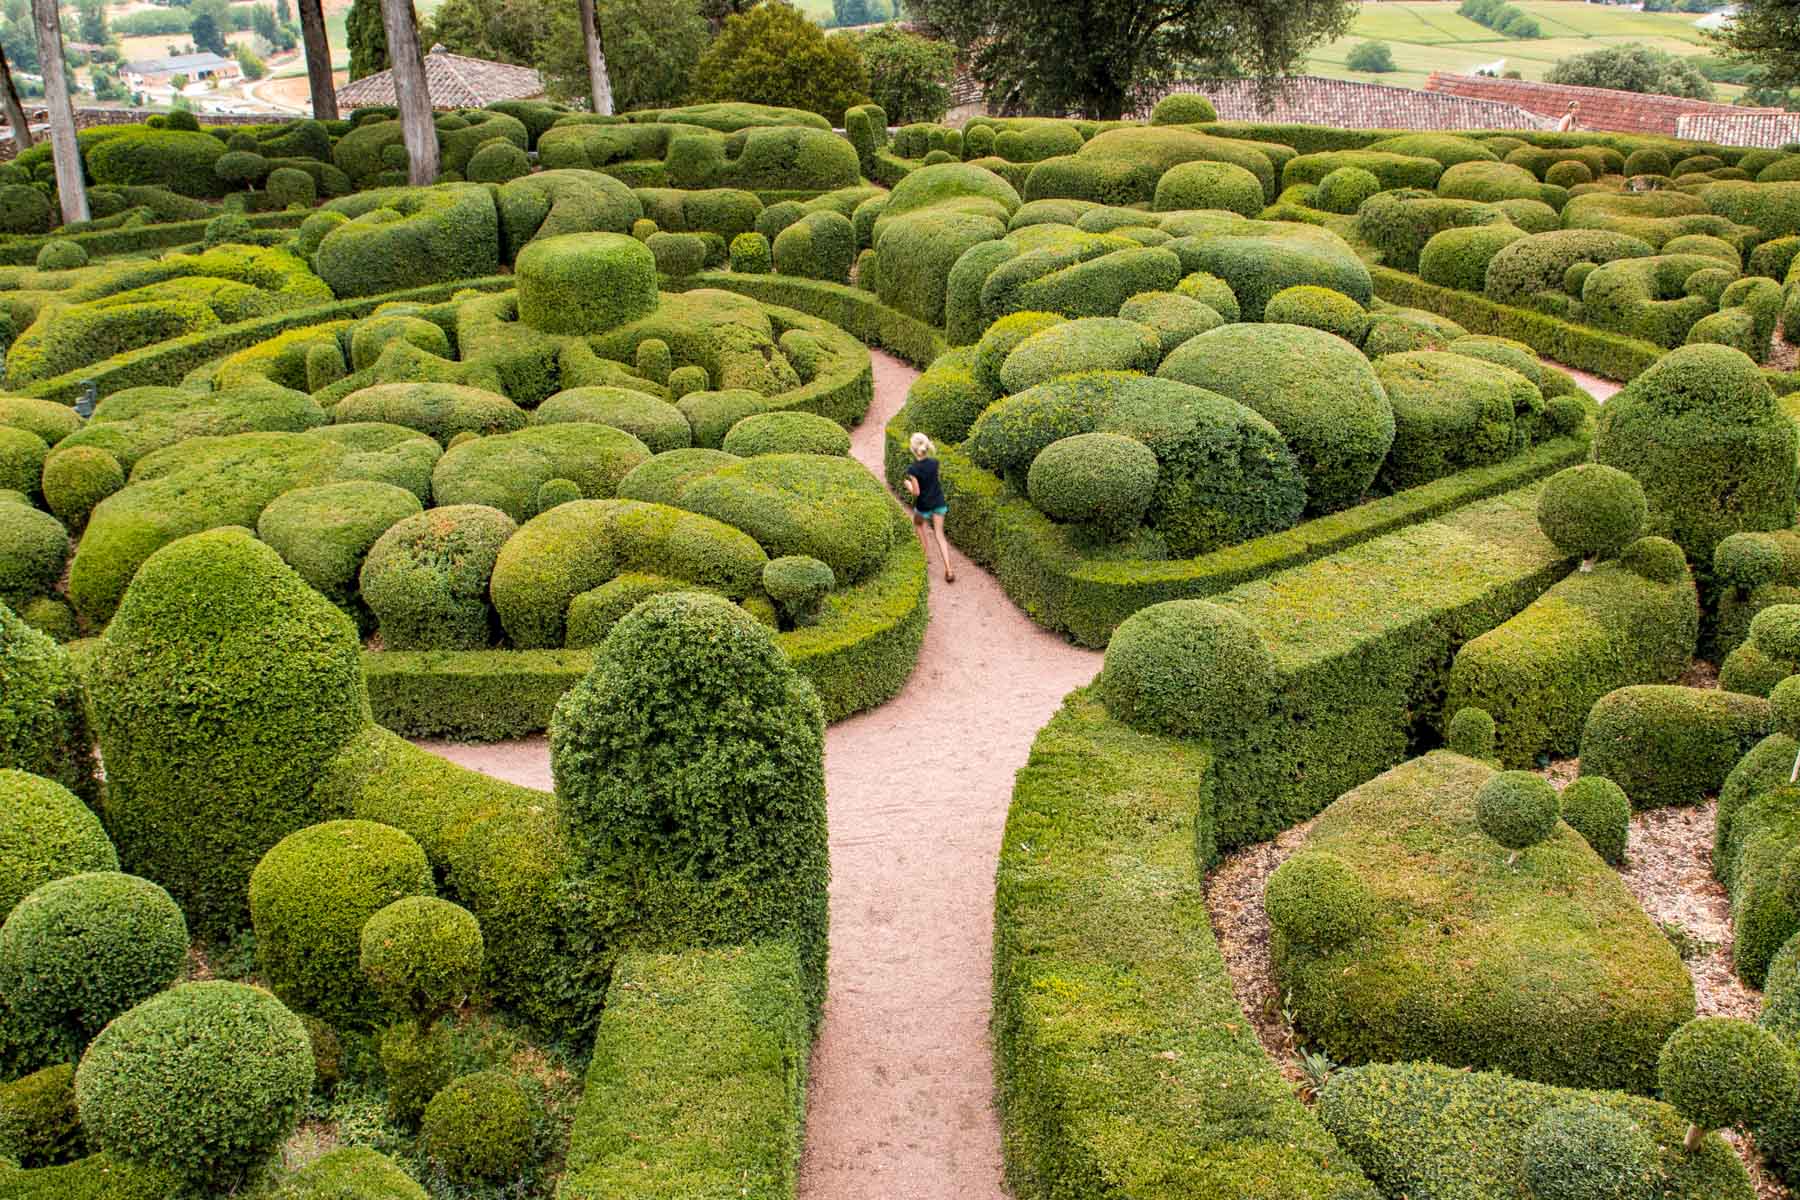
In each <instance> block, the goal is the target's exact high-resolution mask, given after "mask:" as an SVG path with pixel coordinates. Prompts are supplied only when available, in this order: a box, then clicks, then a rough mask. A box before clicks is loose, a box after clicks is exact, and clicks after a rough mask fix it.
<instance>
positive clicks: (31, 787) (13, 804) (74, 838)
mask: <svg viewBox="0 0 1800 1200" xmlns="http://www.w3.org/2000/svg"><path fill="white" fill-rule="evenodd" d="M40 636H41V635H40ZM59 653H60V651H59ZM0 788H3V789H4V794H5V798H6V809H5V811H6V814H7V817H6V822H5V824H4V825H3V826H0V911H3V912H7V913H10V912H12V911H13V909H14V908H15V907H16V906H17V905H18V904H19V902H20V901H22V900H23V899H24V898H25V897H26V896H27V895H28V894H30V893H31V892H33V891H35V890H36V889H37V888H38V887H40V886H42V885H43V884H46V883H49V882H51V881H53V880H57V879H62V878H64V877H67V876H71V875H77V874H80V873H82V872H94V871H116V870H118V866H119V860H118V856H117V855H116V854H115V853H114V852H113V848H112V843H110V842H109V841H107V838H106V833H105V831H104V830H102V829H101V828H100V822H99V820H98V819H97V818H96V817H95V816H94V814H93V813H92V812H91V811H89V809H88V807H87V806H86V805H84V804H83V803H82V802H81V801H80V800H79V799H77V798H76V797H75V796H74V795H72V794H71V793H70V792H69V791H68V790H67V789H65V788H63V787H62V786H60V785H59V784H57V783H55V782H54V781H52V780H49V779H45V778H42V777H41V776H37V775H31V774H28V773H26V772H24V771H19V770H12V769H3V770H0Z"/></svg>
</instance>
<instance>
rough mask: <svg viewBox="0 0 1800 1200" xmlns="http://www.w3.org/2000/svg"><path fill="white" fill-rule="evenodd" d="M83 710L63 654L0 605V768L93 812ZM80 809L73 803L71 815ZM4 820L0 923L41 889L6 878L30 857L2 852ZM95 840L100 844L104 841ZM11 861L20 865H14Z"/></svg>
mask: <svg viewBox="0 0 1800 1200" xmlns="http://www.w3.org/2000/svg"><path fill="white" fill-rule="evenodd" d="M86 710H87V704H86V703H85V701H84V698H83V696H82V694H81V685H80V683H79V682H78V681H77V679H76V676H75V669H74V666H73V665H72V664H71V663H70V661H69V652H68V651H67V650H64V649H63V648H62V647H61V646H59V645H57V644H56V642H55V641H54V640H52V639H51V638H49V637H47V636H45V635H44V634H42V633H40V632H39V631H38V630H37V629H35V628H33V627H32V626H31V625H29V624H27V623H26V622H25V621H23V620H22V619H20V618H19V617H17V616H15V615H14V614H13V611H12V610H11V609H10V608H8V607H7V606H6V605H5V604H4V603H0V763H6V764H9V765H10V766H11V767H12V768H13V770H14V772H15V773H22V772H30V773H31V774H33V775H41V776H43V777H44V778H45V779H46V780H51V781H54V782H56V783H58V784H60V785H61V786H62V787H64V788H69V789H72V790H73V791H74V792H75V793H76V795H77V796H78V797H82V798H91V799H92V801H93V802H94V803H95V804H98V803H99V785H98V782H97V781H96V779H95V777H94V745H93V739H92V738H91V737H89V735H88V725H87V715H86ZM17 778H18V775H17V774H13V775H0V797H4V796H5V795H6V794H7V793H8V792H10V791H13V790H16V787H17ZM9 781H10V783H9ZM80 808H81V804H80V800H77V801H76V809H77V810H80ZM11 815H12V806H10V805H8V804H6V803H0V918H3V917H4V915H5V913H6V912H7V910H9V909H10V908H12V906H13V905H14V904H15V903H17V902H18V900H19V898H20V897H21V896H23V895H24V894H25V893H26V892H28V891H30V890H31V889H32V888H34V887H36V886H37V885H38V884H40V883H42V882H44V879H43V878H35V877H34V878H31V879H29V880H27V879H25V878H23V877H16V876H14V875H12V873H11V872H12V871H13V870H14V869H15V868H14V867H13V866H12V865H11V864H12V862H13V861H23V860H24V859H26V858H29V857H31V856H33V855H34V853H35V852H34V851H32V850H31V849H30V847H29V842H28V841H27V844H26V845H25V846H23V847H22V848H20V849H19V850H17V851H16V852H15V851H12V850H9V849H8V840H9V837H8V834H7V833H6V829H7V827H8V826H9V825H10V824H11V820H10V818H11ZM91 815H92V814H91V813H90V814H89V816H91ZM96 828H97V826H96ZM100 840H101V842H102V843H105V842H106V838H105V836H104V835H102V836H101V839H100ZM108 845H109V848H110V843H108ZM15 853H16V854H17V855H19V856H21V857H20V858H19V859H14V858H13V855H14V854H15ZM118 865H119V864H118V860H117V859H112V860H110V861H109V862H107V863H105V864H104V865H88V864H82V865H71V866H70V867H69V869H68V870H67V871H65V872H59V873H60V874H73V873H74V872H76V871H80V870H114V869H116V868H117V867H118ZM45 878H49V876H46V877H45ZM14 887H16V888H17V890H16V891H15V890H13V888H14Z"/></svg>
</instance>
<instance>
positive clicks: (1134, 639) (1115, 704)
mask: <svg viewBox="0 0 1800 1200" xmlns="http://www.w3.org/2000/svg"><path fill="white" fill-rule="evenodd" d="M1099 693H1100V699H1101V702H1102V703H1104V704H1105V705H1106V708H1107V711H1108V712H1110V713H1111V714H1112V715H1113V716H1115V717H1117V718H1118V719H1119V720H1121V721H1124V722H1125V723H1126V724H1128V725H1132V726H1135V727H1136V728H1139V729H1146V730H1150V731H1152V732H1157V733H1174V734H1203V733H1210V732H1213V731H1216V730H1218V729H1220V728H1230V727H1235V726H1237V725H1240V724H1242V723H1243V722H1244V720H1245V719H1246V718H1252V719H1253V718H1254V716H1255V715H1256V714H1258V713H1260V712H1262V711H1263V710H1264V709H1266V708H1267V706H1268V704H1269V702H1270V700H1271V699H1272V698H1273V697H1274V694H1275V660H1274V657H1273V656H1272V655H1271V654H1270V653H1269V648H1268V647H1267V646H1266V645H1264V644H1263V640H1262V638H1261V637H1260V636H1258V634H1257V632H1256V630H1255V629H1254V628H1252V627H1251V625H1250V622H1249V621H1247V620H1246V619H1245V618H1244V616H1243V615H1242V614H1241V613H1239V612H1237V611H1236V610H1235V609H1229V608H1225V607H1224V606H1222V605H1218V604H1209V603H1208V602H1206V601H1204V600H1168V601H1164V602H1163V603H1161V604H1152V605H1150V606H1149V607H1148V608H1141V609H1139V610H1138V611H1137V612H1135V613H1133V614H1132V615H1131V616H1129V617H1127V618H1126V619H1125V620H1124V622H1123V623H1121V624H1120V626H1119V628H1118V630H1117V631H1116V632H1114V634H1113V636H1112V641H1111V642H1110V643H1109V644H1108V645H1107V647H1106V663H1105V666H1104V667H1103V668H1102V669H1101V671H1100V677H1099Z"/></svg>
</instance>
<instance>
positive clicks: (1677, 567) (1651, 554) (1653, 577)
mask: <svg viewBox="0 0 1800 1200" xmlns="http://www.w3.org/2000/svg"><path fill="white" fill-rule="evenodd" d="M1619 565H1620V566H1621V567H1624V568H1625V569H1626V570H1627V571H1630V572H1632V573H1633V574H1635V575H1641V576H1642V577H1644V578H1645V579H1648V580H1649V581H1650V582H1651V583H1680V582H1681V581H1682V580H1684V579H1686V578H1687V575H1688V570H1687V555H1685V554H1683V553H1682V552H1681V547H1680V546H1677V545H1676V544H1675V543H1674V542H1671V541H1670V540H1669V539H1668V538H1661V537H1641V538H1639V539H1638V540H1637V541H1635V542H1632V543H1631V544H1630V545H1629V546H1626V547H1625V549H1624V550H1622V551H1620V553H1619Z"/></svg>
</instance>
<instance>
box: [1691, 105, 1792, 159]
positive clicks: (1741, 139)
mask: <svg viewBox="0 0 1800 1200" xmlns="http://www.w3.org/2000/svg"><path fill="white" fill-rule="evenodd" d="M1675 130H1676V132H1677V133H1678V134H1680V136H1682V137H1684V138H1691V139H1692V140H1694V141H1696V142H1712V143H1714V144H1715V145H1719V146H1761V147H1763V148H1764V149H1767V150H1776V149H1779V148H1780V147H1782V146H1785V145H1788V144H1789V143H1790V142H1800V113H1795V112H1782V113H1772V112H1762V111H1760V110H1756V111H1750V110H1745V109H1739V110H1738V111H1737V112H1735V113H1683V114H1682V115H1681V116H1679V117H1677V118H1676V119H1675Z"/></svg>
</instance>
